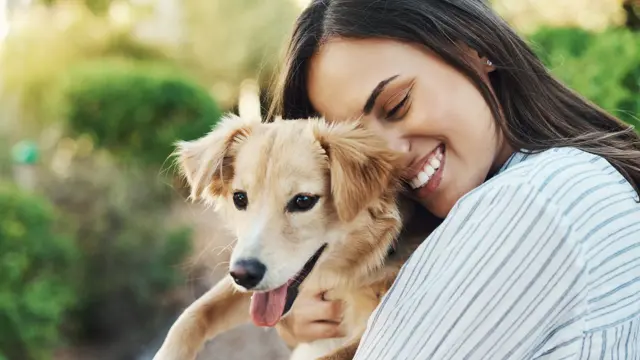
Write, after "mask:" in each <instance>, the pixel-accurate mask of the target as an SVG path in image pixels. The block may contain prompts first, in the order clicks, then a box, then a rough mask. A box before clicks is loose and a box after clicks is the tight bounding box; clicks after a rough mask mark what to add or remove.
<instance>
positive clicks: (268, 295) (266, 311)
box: [251, 283, 289, 327]
mask: <svg viewBox="0 0 640 360" xmlns="http://www.w3.org/2000/svg"><path fill="white" fill-rule="evenodd" d="M288 287H289V283H287V284H284V285H282V286H281V287H279V288H277V289H275V290H271V291H268V292H260V293H254V294H253V297H252V298H251V319H252V320H253V323H254V324H256V325H257V326H266V327H272V326H275V325H276V324H277V323H278V321H280V317H282V311H283V310H284V305H285V303H286V302H287V288H288Z"/></svg>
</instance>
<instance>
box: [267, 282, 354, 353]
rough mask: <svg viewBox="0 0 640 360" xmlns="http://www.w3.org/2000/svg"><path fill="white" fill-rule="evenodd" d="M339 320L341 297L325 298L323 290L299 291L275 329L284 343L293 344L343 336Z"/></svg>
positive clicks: (340, 318) (291, 345) (340, 316)
mask: <svg viewBox="0 0 640 360" xmlns="http://www.w3.org/2000/svg"><path fill="white" fill-rule="evenodd" d="M341 322H342V302H341V301H339V300H333V301H330V300H326V299H325V298H324V292H320V293H312V292H301V293H300V294H299V295H298V298H297V299H296V301H295V303H294V305H293V307H292V308H291V311H290V313H289V315H288V316H287V317H286V318H285V319H283V320H282V321H280V323H279V324H278V326H276V329H277V330H278V333H279V334H280V336H281V337H282V338H283V339H284V341H285V342H286V343H287V345H288V346H289V347H290V348H294V347H295V346H297V344H299V343H306V342H311V341H314V340H319V339H327V338H334V337H342V336H345V335H344V334H343V333H342V329H341V327H340V323H341Z"/></svg>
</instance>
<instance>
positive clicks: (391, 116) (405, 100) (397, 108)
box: [386, 86, 413, 120]
mask: <svg viewBox="0 0 640 360" xmlns="http://www.w3.org/2000/svg"><path fill="white" fill-rule="evenodd" d="M412 89H413V86H412V87H410V88H409V89H408V90H407V93H406V95H405V96H404V97H403V98H402V100H400V102H399V103H398V104H397V105H396V106H394V107H393V109H391V110H389V111H388V112H387V114H386V118H387V120H400V118H402V116H401V117H400V118H395V119H394V116H395V115H396V114H397V113H398V111H400V110H402V108H403V107H405V105H406V104H407V103H409V100H410V96H411V90H412ZM405 115H406V112H405ZM403 116H404V115H403Z"/></svg>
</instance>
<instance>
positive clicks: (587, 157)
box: [484, 147, 637, 204]
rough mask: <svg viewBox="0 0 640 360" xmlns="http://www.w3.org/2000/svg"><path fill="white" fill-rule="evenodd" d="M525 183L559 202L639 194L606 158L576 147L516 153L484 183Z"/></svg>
mask: <svg viewBox="0 0 640 360" xmlns="http://www.w3.org/2000/svg"><path fill="white" fill-rule="evenodd" d="M506 184H512V185H513V184H526V185H527V186H528V187H530V188H532V189H535V190H537V191H538V192H539V193H540V195H542V196H544V197H547V198H549V199H550V200H551V201H552V202H556V203H558V204H562V203H566V202H568V201H574V200H576V199H585V198H587V197H610V196H612V195H615V194H620V196H621V197H628V198H629V200H633V199H634V198H635V199H637V194H636V192H635V190H634V188H633V186H631V184H630V183H629V181H627V179H626V178H625V177H624V176H622V174H621V173H620V172H619V171H618V170H617V169H616V168H615V167H614V166H613V165H611V163H609V161H607V160H606V159H605V158H603V157H601V156H598V155H595V154H591V153H588V152H586V151H583V150H580V149H576V148H570V147H567V148H552V149H549V150H546V151H543V152H539V153H526V152H519V153H516V154H514V155H513V156H512V157H511V158H510V159H509V162H508V163H507V164H506V165H505V166H504V167H503V169H502V171H501V172H500V173H499V174H498V175H497V176H495V177H494V178H493V179H491V180H490V181H488V182H487V183H486V184H484V186H486V187H487V188H492V187H496V186H504V185H506Z"/></svg>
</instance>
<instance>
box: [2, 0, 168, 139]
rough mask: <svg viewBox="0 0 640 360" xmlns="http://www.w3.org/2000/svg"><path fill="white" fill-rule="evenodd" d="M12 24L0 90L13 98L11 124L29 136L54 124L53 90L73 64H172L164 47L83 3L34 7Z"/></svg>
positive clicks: (3, 45)
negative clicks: (117, 60) (106, 60)
mask: <svg viewBox="0 0 640 360" xmlns="http://www.w3.org/2000/svg"><path fill="white" fill-rule="evenodd" d="M89 3H91V2H89ZM89 5H90V4H89ZM13 20H14V21H13V22H12V28H11V32H10V33H9V35H8V36H7V38H6V39H4V41H3V43H2V49H1V50H2V51H0V80H1V81H2V84H1V85H0V89H1V91H2V92H3V93H4V94H2V95H7V94H9V95H11V96H12V97H15V98H16V102H17V105H18V114H17V115H18V116H19V121H18V124H16V125H15V126H19V127H21V128H23V130H24V129H27V128H28V131H29V132H30V133H37V132H38V131H40V130H41V129H42V128H43V127H47V126H51V125H55V124H56V122H57V121H58V119H57V118H56V117H55V115H54V114H55V111H54V110H55V107H56V106H57V104H56V103H55V100H56V99H55V97H53V98H52V91H55V87H56V86H57V84H58V82H59V80H60V77H61V76H64V75H65V74H66V72H67V70H68V69H70V68H72V67H73V66H75V65H77V64H79V63H82V62H84V61H87V60H92V59H100V58H103V57H107V56H121V57H127V58H131V59H138V60H155V61H165V62H171V61H172V60H171V56H170V53H171V52H170V51H169V50H168V49H165V48H161V47H159V46H158V45H154V46H151V45H148V44H145V43H142V42H140V41H139V40H137V39H136V38H135V37H134V36H133V35H132V33H133V32H132V30H131V27H132V25H131V24H121V23H118V22H117V21H114V20H113V19H111V18H110V17H105V16H99V15H96V14H94V13H93V12H92V11H91V10H90V9H89V8H88V7H87V4H85V2H82V1H61V2H60V4H58V5H56V6H55V7H46V6H41V5H37V4H33V5H31V6H30V8H29V11H28V12H24V13H21V14H20V16H19V17H18V18H15V19H13ZM43 59H46V61H44V60H43ZM3 105H4V104H3Z"/></svg>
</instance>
